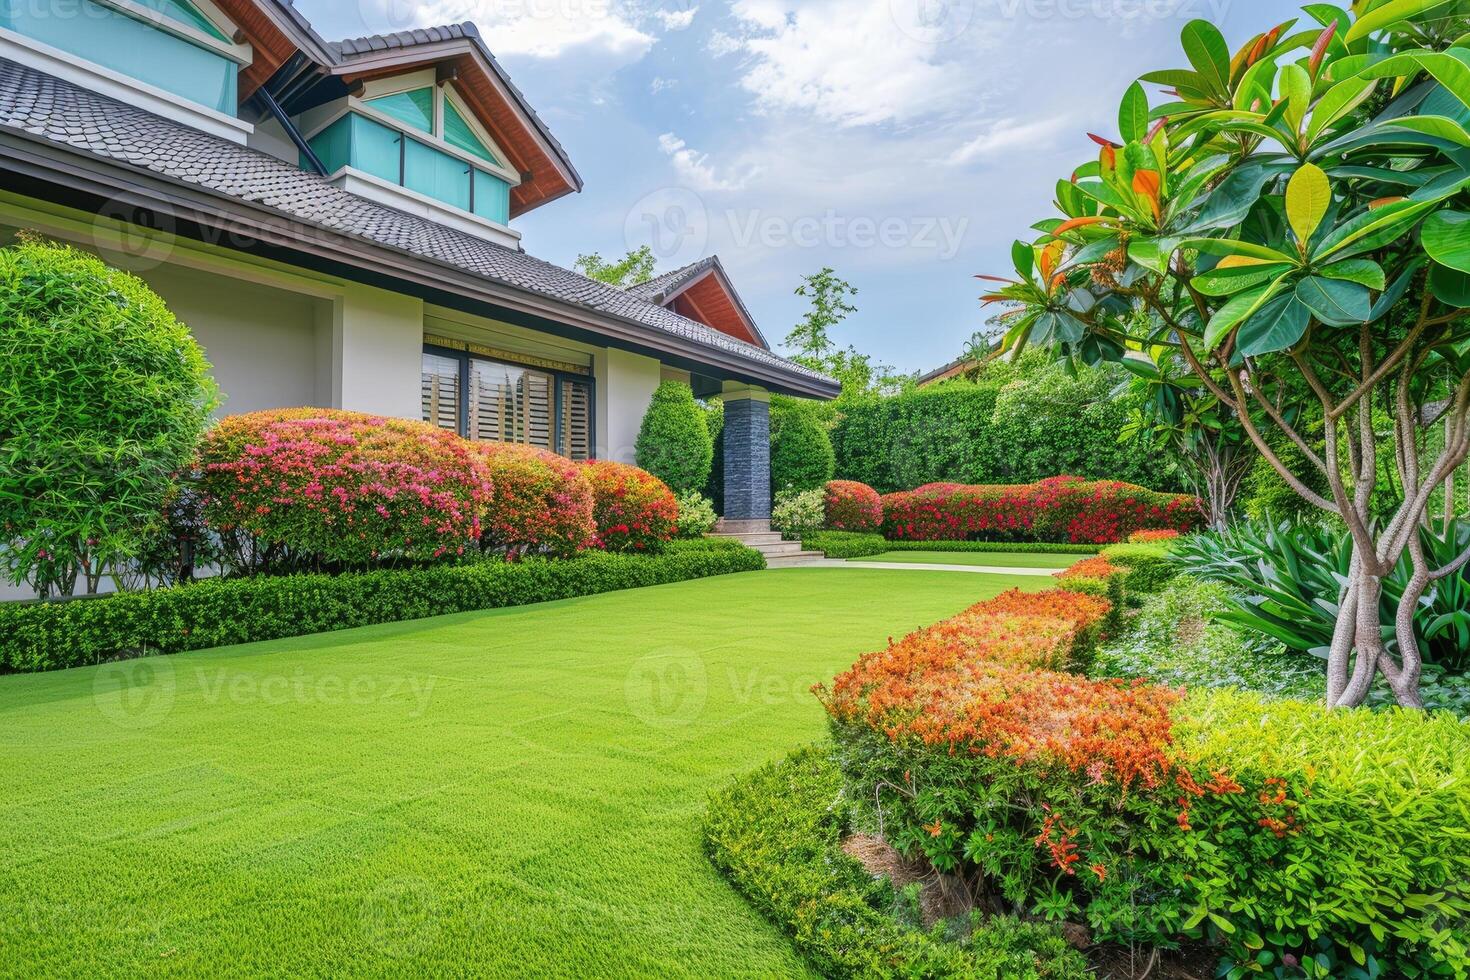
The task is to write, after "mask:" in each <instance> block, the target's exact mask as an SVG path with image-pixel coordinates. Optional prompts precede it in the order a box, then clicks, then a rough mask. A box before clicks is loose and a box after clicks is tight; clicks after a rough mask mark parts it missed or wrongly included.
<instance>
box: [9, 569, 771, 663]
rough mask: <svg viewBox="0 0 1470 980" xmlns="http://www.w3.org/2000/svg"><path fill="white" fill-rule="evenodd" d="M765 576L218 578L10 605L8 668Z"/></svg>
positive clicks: (623, 573) (506, 573)
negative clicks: (670, 584) (722, 578)
mask: <svg viewBox="0 0 1470 980" xmlns="http://www.w3.org/2000/svg"><path fill="white" fill-rule="evenodd" d="M764 567H765V560H764V559H763V558H762V557H761V556H760V553H759V552H756V551H753V550H751V549H749V548H745V547H743V546H741V545H739V544H738V543H736V542H727V541H711V540H701V541H675V542H670V543H669V544H668V545H666V546H665V551H664V553H663V554H660V555H657V556H649V555H627V554H606V553H602V552H584V553H583V554H581V555H579V556H578V557H576V558H568V559H562V560H552V559H543V558H527V559H525V560H523V561H519V562H515V563H510V564H507V563H503V562H499V561H490V560H486V561H481V562H476V563H472V564H465V565H437V566H433V567H430V568H421V569H405V570H382V571H375V572H364V573H360V574H352V573H349V574H344V575H284V576H274V577H266V576H257V577H253V578H242V579H209V580H206V581H202V582H197V583H195V584H193V585H185V586H177V587H174V588H167V589H153V590H150V591H146V592H124V593H116V594H113V595H105V596H98V597H96V598H87V599H71V600H62V601H51V602H42V601H37V602H7V603H0V669H3V670H4V671H6V672H11V671H39V670H57V669H60V668H63V667H77V666H81V665H83V664H95V663H102V662H105V661H109V660H116V659H120V658H124V657H137V656H144V655H148V654H164V653H178V652H180V651H183V650H203V649H207V648H209V647H215V646H224V645H226V644H231V643H249V642H254V641H256V640H270V639H276V638H279V637H285V636H305V635H308V634H312V633H322V632H327V631H330V630H340V629H348V628H350V627H354V626H367V625H370V624H373V623H392V622H398V621H399V620H405V619H420V618H423V617H425V616H439V615H443V614H445V613H454V612H469V611H471V610H476V609H497V608H500V607H503V606H519V605H524V604H526V603H532V602H546V601H549V600H552V599H566V598H570V597H572V596H583V595H593V594H595V593H599V592H610V591H613V590H615V589H631V588H638V587H641V586H645V585H661V584H664V583H667V582H680V581H684V580H685V579H693V578H703V577H705V576H708V575H724V574H728V573H731V572H745V571H753V570H755V569H760V568H764Z"/></svg>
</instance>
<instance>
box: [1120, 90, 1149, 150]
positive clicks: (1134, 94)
mask: <svg viewBox="0 0 1470 980" xmlns="http://www.w3.org/2000/svg"><path fill="white" fill-rule="evenodd" d="M1118 132H1119V133H1120V134H1122V137H1123V142H1125V143H1136V142H1138V141H1139V140H1142V139H1143V138H1144V136H1146V135H1147V134H1148V96H1147V95H1146V94H1144V91H1143V86H1142V85H1140V84H1138V83H1137V82H1134V83H1133V84H1132V85H1130V86H1128V91H1127V92H1125V93H1123V104H1122V105H1120V106H1119V107H1118Z"/></svg>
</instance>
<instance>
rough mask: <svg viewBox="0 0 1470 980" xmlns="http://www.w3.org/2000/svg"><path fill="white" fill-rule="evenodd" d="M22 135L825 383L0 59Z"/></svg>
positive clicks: (628, 296)
mask: <svg viewBox="0 0 1470 980" xmlns="http://www.w3.org/2000/svg"><path fill="white" fill-rule="evenodd" d="M4 129H10V130H20V131H24V132H27V133H31V134H33V135H36V136H41V137H44V138H45V139H47V140H49V141H51V142H53V143H58V144H62V145H65V146H68V147H71V148H72V149H75V150H79V151H83V152H87V153H92V154H95V155H96V156H99V157H102V158H105V159H108V160H112V161H115V162H117V163H119V164H123V165H130V166H135V167H138V168H140V169H144V170H148V171H151V172H153V173H156V174H160V175H162V176H165V177H169V178H172V179H175V180H185V181H189V182H191V183H195V184H198V185H199V186H201V187H203V188H206V189H208V190H210V191H213V192H216V193H219V194H223V195H228V196H230V197H234V198H239V199H241V200H245V201H250V202H254V203H256V204H260V205H264V206H267V207H271V208H273V209H275V210H276V211H278V212H279V213H281V214H283V215H285V216H287V217H289V218H291V219H294V220H296V221H298V222H301V223H303V224H307V225H314V226H318V227H323V228H328V229H331V230H333V231H336V232H338V233H340V234H343V235H348V236H352V237H355V238H358V239H362V240H365V241H368V242H371V243H375V244H377V245H383V246H387V247H389V248H393V249H397V250H399V251H401V252H406V253H409V254H412V255H418V256H422V257H424V258H428V259H433V260H437V261H440V262H445V263H448V264H450V265H454V266H457V267H458V268H460V269H463V270H465V271H466V272H469V273H472V274H474V275H478V276H482V277H484V278H485V279H487V280H490V281H493V282H495V283H499V284H502V285H506V286H512V287H515V288H519V289H523V290H525V291H527V292H531V293H535V294H538V295H540V296H544V297H546V298H548V299H552V300H555V301H558V302H561V303H565V304H568V305H571V306H578V307H583V308H586V309H589V310H593V311H596V312H598V313H601V314H604V315H608V316H613V317H617V318H619V319H622V320H628V321H632V322H635V323H637V324H641V325H642V326H644V327H646V328H650V329H652V330H657V331H662V332H664V333H667V334H671V335H674V336H677V337H681V338H683V339H685V340H688V341H692V342H694V343H696V344H700V345H703V346H706V347H710V348H715V349H718V350H720V351H723V352H726V353H728V354H733V355H735V356H738V357H741V358H743V359H745V360H748V361H751V362H753V363H758V364H763V365H766V366H767V367H772V368H777V369H780V370H782V371H784V372H789V373H791V374H794V375H798V376H801V377H805V378H809V379H819V380H829V379H826V378H825V377H824V376H823V375H821V374H819V373H817V372H815V371H811V370H809V369H808V368H805V367H802V366H801V365H799V364H794V363H792V362H791V361H788V360H786V359H785V358H782V357H779V356H777V355H775V354H772V353H771V352H770V351H768V350H765V349H763V348H761V347H757V346H755V345H754V344H747V343H745V342H743V341H740V340H737V339H735V338H734V337H730V336H728V335H726V334H724V333H721V332H720V331H718V330H713V329H711V328H710V327H707V326H705V325H704V324H702V323H697V322H695V321H693V320H690V319H687V318H685V317H682V316H679V315H678V314H677V313H673V312H672V311H670V310H666V309H664V308H663V307H661V306H659V305H657V304H655V303H650V302H647V301H646V300H644V299H642V298H640V297H639V296H637V295H634V294H632V293H629V292H627V291H624V290H621V289H617V288H615V287H613V286H608V285H605V284H603V283H600V282H595V281H593V280H591V279H588V278H587V277H585V276H582V275H580V274H578V273H576V272H572V271H570V270H567V269H563V268H561V267H560V266H556V265H553V264H552V263H550V262H545V261H543V260H541V259H538V258H534V257H532V256H530V255H527V254H526V253H524V252H520V251H516V250H514V249H510V248H506V247H504V246H502V245H497V244H495V243H493V242H488V241H485V240H483V239H481V238H477V237H476V236H474V235H471V234H468V233H465V232H461V231H458V230H456V229H453V228H449V227H446V226H444V225H440V224H436V223H434V222H432V221H429V220H427V219H424V218H420V217H417V216H415V215H411V214H407V213H405V212H402V211H397V210H394V209H393V208H390V207H387V206H385V205H382V204H378V203H377V202H375V201H370V200H368V199H367V198H363V197H359V196H357V195H355V194H352V193H350V192H348V191H345V190H342V189H341V188H339V187H336V186H334V185H333V184H331V183H329V182H328V181H327V180H326V179H325V178H324V177H321V176H319V175H317V174H313V173H309V172H307V171H304V170H300V169H298V168H297V167H294V166H292V165H291V164H289V163H286V162H284V161H282V160H278V159H276V158H275V157H273V156H270V155H268V154H265V153H262V152H259V151H257V150H252V149H249V148H247V147H244V146H240V145H239V144H236V143H233V142H230V141H229V140H225V139H221V138H219V137H215V136H211V135H209V134H208V133H204V132H201V131H199V130H196V129H193V128H191V127H188V126H185V125H183V124H180V123H176V122H173V121H171V120H167V119H164V118H162V117H160V116H156V115H153V114H152V113H149V112H145V111H144V110H142V109H138V108H136V107H133V106H129V105H125V104H123V103H121V102H117V101H115V100H113V99H109V98H107V97H105V96H102V95H99V94H97V93H95V92H91V91H88V90H86V89H83V88H79V87H77V86H75V85H72V84H70V83H67V82H64V81H61V80H60V79H57V78H55V77H53V76H50V75H46V74H43V73H41V72H38V71H35V70H33V69H31V68H28V67H25V66H22V65H19V64H17V63H15V62H13V61H9V60H6V59H3V58H0V130H4Z"/></svg>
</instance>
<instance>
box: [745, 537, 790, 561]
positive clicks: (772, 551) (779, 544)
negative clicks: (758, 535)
mask: <svg viewBox="0 0 1470 980" xmlns="http://www.w3.org/2000/svg"><path fill="white" fill-rule="evenodd" d="M746 547H747V548H754V549H755V550H756V551H759V552H760V553H761V554H763V555H765V556H766V557H767V558H770V557H771V556H772V555H797V554H802V550H801V542H800V541H773V542H771V543H770V544H748V545H746Z"/></svg>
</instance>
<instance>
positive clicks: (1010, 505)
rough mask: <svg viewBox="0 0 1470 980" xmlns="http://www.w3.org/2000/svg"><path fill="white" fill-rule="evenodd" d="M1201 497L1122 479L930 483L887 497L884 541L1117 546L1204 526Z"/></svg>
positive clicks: (884, 499) (1061, 478) (1067, 477)
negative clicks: (1144, 535) (1158, 531)
mask: <svg viewBox="0 0 1470 980" xmlns="http://www.w3.org/2000/svg"><path fill="white" fill-rule="evenodd" d="M1203 518H1204V512H1203V509H1202V508H1201V506H1200V502H1199V500H1198V499H1197V498H1195V497H1191V496H1189V495H1187V494H1177V493H1158V492H1156V491H1153V490H1149V489H1147V488H1145V487H1140V486H1135V485H1133V484H1131V483H1121V482H1119V481H1117V480H1093V481H1088V480H1083V479H1080V478H1078V477H1075V476H1058V477H1052V478H1051V479H1047V480H1042V481H1040V482H1039V483H1026V484H1015V485H1010V484H993V485H965V484H958V483H931V484H928V485H926V486H922V487H919V488H917V489H915V490H908V491H902V492H899V493H890V494H887V495H885V496H884V497H883V536H884V537H887V538H893V539H896V540H908V541H935V540H961V541H962V540H967V539H970V538H976V537H985V538H989V539H1022V540H1038V541H1067V542H1072V543H1083V542H1086V543H1092V544H1112V543H1113V542H1117V541H1122V540H1124V539H1125V538H1127V537H1128V535H1129V534H1131V533H1133V532H1134V531H1137V530H1142V529H1153V528H1170V529H1173V530H1178V531H1188V530H1193V529H1194V528H1196V527H1199V526H1200V525H1201V524H1202V523H1203Z"/></svg>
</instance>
